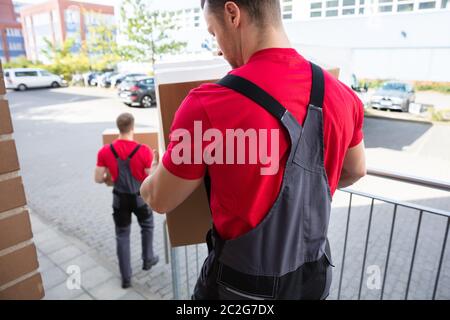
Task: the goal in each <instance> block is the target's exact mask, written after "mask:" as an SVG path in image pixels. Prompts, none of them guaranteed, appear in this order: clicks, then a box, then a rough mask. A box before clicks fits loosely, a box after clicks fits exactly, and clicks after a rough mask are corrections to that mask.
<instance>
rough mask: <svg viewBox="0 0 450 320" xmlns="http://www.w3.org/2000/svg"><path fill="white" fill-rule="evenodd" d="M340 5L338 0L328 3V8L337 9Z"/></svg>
mask: <svg viewBox="0 0 450 320" xmlns="http://www.w3.org/2000/svg"><path fill="white" fill-rule="evenodd" d="M338 5H339V1H338V0H333V1H327V8H334V7H337V6H338Z"/></svg>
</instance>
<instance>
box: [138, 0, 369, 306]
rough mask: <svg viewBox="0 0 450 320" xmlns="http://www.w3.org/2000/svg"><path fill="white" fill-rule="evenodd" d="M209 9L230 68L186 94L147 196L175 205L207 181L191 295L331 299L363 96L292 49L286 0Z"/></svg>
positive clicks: (358, 158) (205, 3) (241, 1)
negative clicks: (338, 212) (340, 198)
mask: <svg viewBox="0 0 450 320" xmlns="http://www.w3.org/2000/svg"><path fill="white" fill-rule="evenodd" d="M202 7H203V8H204V15H205V18H206V22H207V25H208V31H209V32H210V33H211V34H212V35H213V36H215V37H216V39H217V42H218V45H219V47H220V50H221V53H222V54H223V56H224V57H225V59H226V60H227V61H228V62H229V63H230V64H231V66H232V67H233V69H234V70H233V71H231V72H230V73H229V74H228V75H227V76H225V77H224V78H223V79H222V80H220V81H219V82H218V83H216V84H204V85H202V86H200V87H198V88H196V89H194V90H192V91H191V92H190V93H189V95H188V97H187V98H186V99H185V100H184V102H183V103H182V105H181V106H180V108H179V109H178V111H177V114H176V116H175V119H174V122H173V125H172V128H171V130H172V132H171V135H170V137H171V139H170V144H169V146H168V149H167V152H166V154H165V155H164V157H163V159H162V164H161V165H159V166H158V168H157V169H156V171H155V172H153V173H152V176H151V177H149V178H148V179H146V181H145V182H144V183H143V184H142V187H141V193H142V196H143V198H144V199H145V201H146V202H147V203H149V204H150V205H151V206H152V208H154V209H155V211H157V212H168V213H169V214H170V212H171V211H172V210H173V209H174V208H176V207H177V206H178V205H179V204H181V203H182V202H183V201H184V200H185V199H186V198H187V197H188V196H189V195H190V194H191V193H192V192H193V191H194V190H195V189H196V188H198V187H199V186H200V185H201V184H202V183H203V182H204V181H205V182H206V186H207V190H208V191H209V192H208V193H209V204H210V208H211V213H212V221H213V226H212V228H211V230H210V232H209V233H208V235H207V243H208V249H209V255H208V257H207V259H206V260H205V263H204V265H203V269H202V271H201V272H200V277H199V279H198V281H197V285H196V287H195V290H194V293H193V298H194V299H255V300H261V299H314V300H319V299H326V298H327V296H328V294H329V290H330V285H331V278H332V277H331V276H332V267H333V262H332V259H331V251H330V245H329V242H328V239H327V233H328V223H329V218H330V212H331V200H332V196H333V194H334V192H335V191H336V189H337V188H338V187H347V186H350V185H352V184H353V183H355V182H356V181H358V180H359V179H360V178H361V177H363V176H364V175H365V172H366V167H365V153H364V141H363V131H362V128H363V120H364V109H363V104H362V102H361V101H360V100H359V99H358V97H357V96H356V94H355V93H354V92H353V91H352V90H351V89H350V88H348V87H347V86H345V85H344V84H343V83H341V82H340V81H338V80H337V79H336V78H334V77H333V76H332V75H331V74H330V73H328V72H326V71H324V70H322V68H320V67H319V66H317V65H315V64H312V63H310V62H309V61H307V60H306V59H305V58H303V57H302V56H301V55H300V54H299V53H298V52H297V51H296V50H295V49H293V48H292V46H291V44H290V42H289V39H288V37H287V35H286V33H285V30H284V27H283V23H282V19H281V8H280V1H279V0H259V1H254V0H231V1H227V0H202ZM192 137H193V138H194V139H192ZM199 140H200V141H199ZM188 214H189V212H186V215H188Z"/></svg>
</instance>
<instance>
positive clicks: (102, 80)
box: [97, 72, 118, 88]
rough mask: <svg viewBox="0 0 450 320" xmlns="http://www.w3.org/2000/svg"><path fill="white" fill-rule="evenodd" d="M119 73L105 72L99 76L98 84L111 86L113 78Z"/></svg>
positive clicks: (106, 86)
mask: <svg viewBox="0 0 450 320" xmlns="http://www.w3.org/2000/svg"><path fill="white" fill-rule="evenodd" d="M117 74H118V73H117V72H105V73H104V74H102V75H101V76H99V77H98V78H97V85H98V86H99V87H102V88H109V87H111V78H112V77H114V76H115V75H117Z"/></svg>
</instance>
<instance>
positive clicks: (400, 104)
mask: <svg viewBox="0 0 450 320" xmlns="http://www.w3.org/2000/svg"><path fill="white" fill-rule="evenodd" d="M415 99H416V97H415V91H414V88H413V87H412V85H410V84H408V83H405V82H396V81H389V82H385V83H383V85H382V86H381V87H380V88H379V89H378V90H377V91H376V92H375V93H374V94H373V95H372V97H371V99H370V105H371V107H372V108H375V109H389V110H398V111H403V112H408V111H409V105H410V103H411V102H414V101H415Z"/></svg>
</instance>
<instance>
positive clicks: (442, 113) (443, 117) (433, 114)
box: [429, 108, 450, 122]
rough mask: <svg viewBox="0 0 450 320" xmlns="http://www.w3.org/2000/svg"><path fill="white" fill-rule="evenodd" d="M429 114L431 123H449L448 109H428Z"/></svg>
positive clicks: (449, 113)
mask: <svg viewBox="0 0 450 320" xmlns="http://www.w3.org/2000/svg"><path fill="white" fill-rule="evenodd" d="M429 114H430V118H431V120H432V121H445V122H449V121H450V109H443V110H436V109H435V108H430V109H429Z"/></svg>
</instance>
